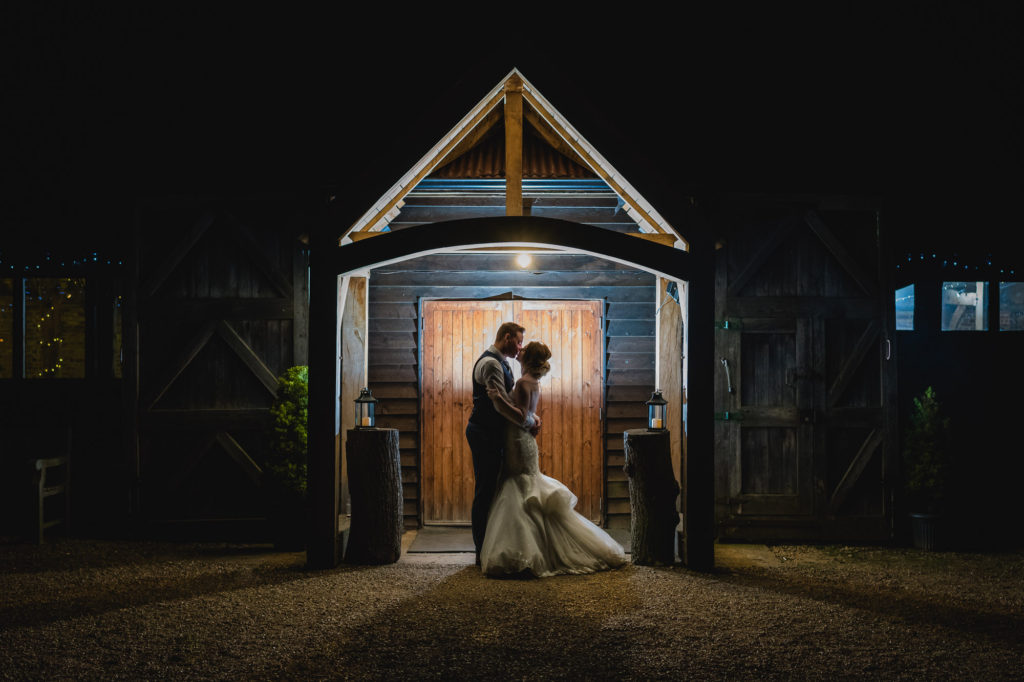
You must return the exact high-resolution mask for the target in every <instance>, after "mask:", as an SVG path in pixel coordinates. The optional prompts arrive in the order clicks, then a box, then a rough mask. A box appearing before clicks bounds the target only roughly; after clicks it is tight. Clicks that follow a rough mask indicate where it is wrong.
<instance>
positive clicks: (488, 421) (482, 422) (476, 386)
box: [469, 350, 515, 429]
mask: <svg viewBox="0 0 1024 682" xmlns="http://www.w3.org/2000/svg"><path fill="white" fill-rule="evenodd" d="M487 357H490V358H494V359H495V360H497V361H498V364H499V365H501V370H502V372H503V373H504V374H505V391H506V392H508V391H511V390H512V387H513V386H514V385H515V380H514V379H513V378H512V370H510V369H509V368H508V365H506V364H505V363H504V362H502V357H501V356H500V355H497V354H495V353H492V352H490V351H486V350H485V351H484V354H483V355H481V356H480V357H479V358H477V361H476V362H475V363H473V376H472V379H473V414H471V415H469V421H471V422H472V423H474V424H476V425H477V426H482V427H484V428H489V429H499V428H501V425H502V421H504V420H503V418H502V416H501V415H500V414H498V411H497V410H495V409H494V403H493V402H491V399H490V397H489V396H488V395H487V387H486V386H484V385H483V384H480V383H477V381H476V366H477V365H478V364H480V361H481V360H483V359H484V358H487Z"/></svg>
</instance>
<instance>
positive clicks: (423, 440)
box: [420, 300, 604, 524]
mask: <svg viewBox="0 0 1024 682" xmlns="http://www.w3.org/2000/svg"><path fill="white" fill-rule="evenodd" d="M602 311H603V302H602V301H590V300H587V301H442V300H432V301H424V302H423V311H422V320H423V333H422V337H421V338H422V343H421V349H422V357H421V367H422V379H421V387H420V397H421V409H420V415H421V421H420V453H421V460H420V462H421V467H420V490H421V499H422V505H423V507H422V509H421V512H422V519H423V522H424V523H427V524H469V523H470V511H471V507H472V503H473V489H474V477H473V458H472V455H471V453H470V451H469V445H468V444H467V443H466V434H465V430H466V423H467V422H468V421H469V415H470V413H471V412H472V411H473V380H472V371H473V365H474V364H475V363H476V360H477V359H478V358H479V357H480V355H481V354H482V353H483V352H484V351H485V350H486V349H487V347H488V346H490V345H491V344H492V343H494V335H495V332H496V331H497V329H498V327H499V326H501V324H502V323H503V322H507V321H514V322H518V323H519V324H521V325H522V326H524V327H526V332H525V334H524V341H525V342H527V343H528V342H530V341H541V342H543V343H545V344H547V346H548V347H549V348H550V349H551V352H552V357H551V360H550V363H551V371H550V372H549V373H548V375H547V376H546V377H544V378H543V379H542V380H541V398H540V404H539V406H538V414H539V415H540V418H541V420H542V424H543V427H542V428H541V431H540V434H539V435H538V438H537V445H538V447H539V450H540V470H541V472H542V473H544V474H547V475H548V476H552V477H553V478H556V479H558V480H560V481H561V482H562V483H564V484H565V485H566V486H568V487H569V489H570V490H572V492H573V493H575V494H576V496H577V497H578V498H579V501H578V503H577V505H576V510H577V511H578V512H580V513H581V514H582V515H583V516H585V517H587V518H588V519H590V520H592V521H594V522H595V523H600V522H601V501H602V498H603V487H604V476H603V475H602V474H603V470H604V466H603V465H604V462H603V459H604V457H603V454H604V447H603V446H604V443H603V439H602V433H603V431H602V413H603V411H602V406H603V398H604V391H603V390H602V389H603V365H604V363H603V362H602V360H603V358H604V344H603V336H602V333H601V329H602V325H601V320H602ZM510 364H511V366H512V372H513V374H514V375H515V376H516V378H517V379H518V377H519V375H520V368H519V363H518V362H514V361H512V362H510Z"/></svg>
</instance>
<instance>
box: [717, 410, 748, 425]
mask: <svg viewBox="0 0 1024 682" xmlns="http://www.w3.org/2000/svg"><path fill="white" fill-rule="evenodd" d="M715 421H719V422H738V421H743V413H742V412H739V411H735V410H734V411H732V412H729V411H725V412H715Z"/></svg>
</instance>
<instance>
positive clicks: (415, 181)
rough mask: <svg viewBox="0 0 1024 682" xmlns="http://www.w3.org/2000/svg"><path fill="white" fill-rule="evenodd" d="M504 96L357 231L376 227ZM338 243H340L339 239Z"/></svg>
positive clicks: (498, 95) (485, 108)
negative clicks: (382, 217)
mask: <svg viewBox="0 0 1024 682" xmlns="http://www.w3.org/2000/svg"><path fill="white" fill-rule="evenodd" d="M504 96H505V93H504V92H502V91H499V92H498V93H496V94H495V95H494V97H492V98H491V99H490V101H488V102H487V103H486V104H485V105H484V106H483V107H481V109H480V111H479V112H477V114H476V116H474V117H473V118H472V119H471V120H470V121H469V123H467V124H466V126H465V127H464V128H463V129H462V130H461V131H460V132H459V133H458V134H457V135H455V136H454V137H453V138H452V139H451V140H449V141H448V143H447V144H446V145H445V146H444V147H442V148H441V150H440V151H439V152H438V153H437V155H436V156H434V158H433V160H432V161H431V162H430V163H427V164H425V165H424V166H423V168H421V169H420V170H419V172H417V173H416V174H415V175H413V176H412V177H411V178H410V179H409V182H408V183H406V185H405V187H403V188H402V190H401V191H400V192H398V193H397V194H395V196H393V197H391V199H389V200H388V202H387V203H386V204H384V206H382V207H381V209H380V210H379V211H377V213H376V214H374V216H373V218H371V219H370V220H369V221H367V222H366V224H365V225H363V226H362V227H361V228H359V230H358V231H359V232H365V231H367V230H369V229H370V228H371V227H373V226H374V225H376V224H377V221H378V220H380V218H381V216H383V215H384V214H385V213H387V212H388V211H390V210H391V209H392V208H394V207H395V205H396V204H398V202H399V201H401V200H402V199H403V198H404V197H405V195H406V194H408V193H409V190H411V189H412V188H413V187H415V186H416V185H418V184H419V183H420V180H422V179H423V178H425V177H426V176H427V175H429V174H430V172H431V171H433V170H434V169H435V168H437V166H438V164H439V163H440V161H441V159H444V158H445V157H447V156H448V154H449V152H451V150H452V149H454V148H455V147H456V146H457V145H458V144H459V142H461V141H462V138H464V137H465V136H466V135H468V134H469V133H470V132H472V130H473V129H474V128H476V126H477V125H478V124H479V123H480V122H481V121H483V120H484V118H486V116H487V114H488V113H490V111H491V109H493V108H494V107H495V106H497V104H498V102H500V101H501V100H502V98H503V97H504ZM350 232H353V230H351V228H350V229H349V230H346V232H345V233H344V234H342V235H341V236H342V237H344V236H345V234H349V233H350ZM349 236H351V234H349ZM338 241H339V242H340V238H339V240H338ZM338 245H340V244H338Z"/></svg>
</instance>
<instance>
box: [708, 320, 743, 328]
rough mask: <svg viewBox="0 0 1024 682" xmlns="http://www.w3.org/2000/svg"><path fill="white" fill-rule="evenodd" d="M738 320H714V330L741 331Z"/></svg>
mask: <svg viewBox="0 0 1024 682" xmlns="http://www.w3.org/2000/svg"><path fill="white" fill-rule="evenodd" d="M742 326H743V325H742V324H740V321H739V320H715V329H741V328H742Z"/></svg>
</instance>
